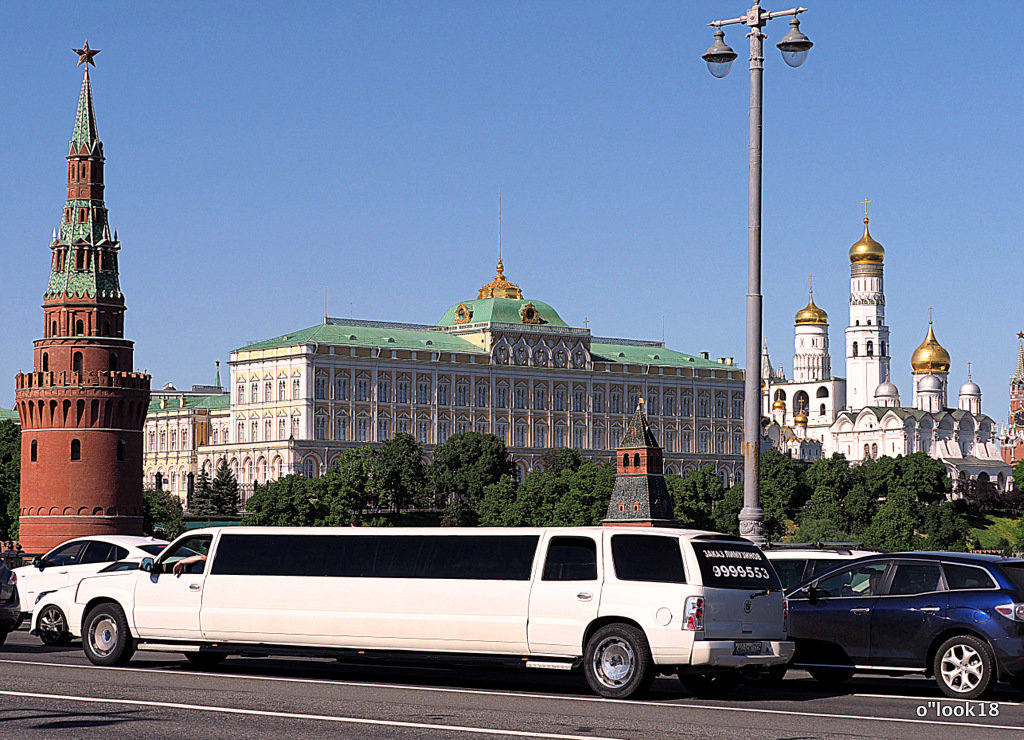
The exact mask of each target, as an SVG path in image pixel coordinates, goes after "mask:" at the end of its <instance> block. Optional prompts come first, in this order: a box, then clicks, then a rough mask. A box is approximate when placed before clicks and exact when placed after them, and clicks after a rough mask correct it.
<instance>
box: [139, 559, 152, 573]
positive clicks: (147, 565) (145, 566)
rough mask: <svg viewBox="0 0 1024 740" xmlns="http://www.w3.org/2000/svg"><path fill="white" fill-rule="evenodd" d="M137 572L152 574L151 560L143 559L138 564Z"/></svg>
mask: <svg viewBox="0 0 1024 740" xmlns="http://www.w3.org/2000/svg"><path fill="white" fill-rule="evenodd" d="M139 570H144V571H146V572H147V573H152V572H153V558H143V559H142V562H141V563H139Z"/></svg>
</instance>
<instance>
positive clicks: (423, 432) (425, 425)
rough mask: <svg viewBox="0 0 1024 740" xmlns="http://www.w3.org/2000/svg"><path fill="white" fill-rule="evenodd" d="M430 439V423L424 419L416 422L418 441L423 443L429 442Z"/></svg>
mask: <svg viewBox="0 0 1024 740" xmlns="http://www.w3.org/2000/svg"><path fill="white" fill-rule="evenodd" d="M429 440H430V423H429V422H427V421H424V420H422V419H421V420H419V421H417V422H416V441H418V442H419V443H420V444H421V445H425V444H427V442H428V441H429Z"/></svg>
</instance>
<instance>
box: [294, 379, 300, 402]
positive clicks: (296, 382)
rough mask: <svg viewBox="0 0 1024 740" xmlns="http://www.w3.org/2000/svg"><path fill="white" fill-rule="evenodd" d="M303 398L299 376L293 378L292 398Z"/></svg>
mask: <svg viewBox="0 0 1024 740" xmlns="http://www.w3.org/2000/svg"><path fill="white" fill-rule="evenodd" d="M300 398H302V383H301V382H300V380H299V379H298V378H292V400H293V401H298V400H299V399H300Z"/></svg>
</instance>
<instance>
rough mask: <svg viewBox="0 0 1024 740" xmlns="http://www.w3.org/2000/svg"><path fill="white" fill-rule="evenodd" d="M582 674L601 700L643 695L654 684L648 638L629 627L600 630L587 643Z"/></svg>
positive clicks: (618, 625)
mask: <svg viewBox="0 0 1024 740" xmlns="http://www.w3.org/2000/svg"><path fill="white" fill-rule="evenodd" d="M583 672H584V674H585V675H586V677H587V683H588V684H590V688H591V689H592V690H593V691H594V693H596V694H598V695H600V696H604V697H607V698H609V699H627V698H629V697H631V696H635V695H636V694H642V693H643V692H645V691H647V689H649V688H650V687H651V684H652V683H653V682H654V661H653V660H652V659H651V648H650V646H649V645H648V644H647V637H646V636H645V635H644V633H643V632H642V631H641V630H638V629H637V628H636V627H633V626H632V625H628V624H607V625H605V626H604V627H601V628H600V629H599V630H597V632H595V633H594V634H593V635H591V637H590V639H589V640H588V641H587V647H586V650H585V651H584V653H583Z"/></svg>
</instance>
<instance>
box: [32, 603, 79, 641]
mask: <svg viewBox="0 0 1024 740" xmlns="http://www.w3.org/2000/svg"><path fill="white" fill-rule="evenodd" d="M38 625H39V626H38V629H39V639H40V640H42V641H43V644H44V645H66V644H67V643H68V642H69V641H70V640H71V635H70V633H68V620H67V617H65V616H64V612H62V611H61V610H60V607H58V606H53V605H50V606H46V607H43V610H42V611H41V612H40V613H39V622H38Z"/></svg>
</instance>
